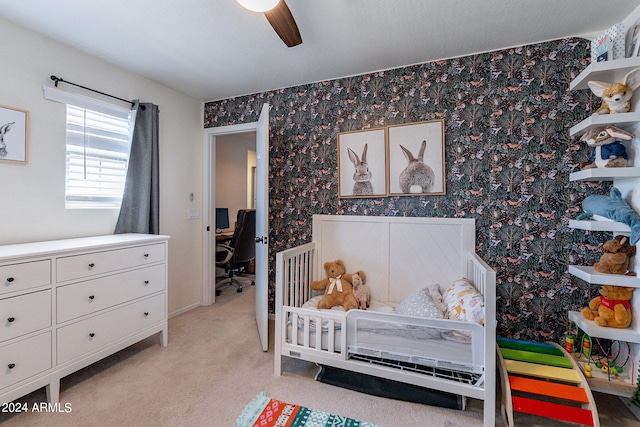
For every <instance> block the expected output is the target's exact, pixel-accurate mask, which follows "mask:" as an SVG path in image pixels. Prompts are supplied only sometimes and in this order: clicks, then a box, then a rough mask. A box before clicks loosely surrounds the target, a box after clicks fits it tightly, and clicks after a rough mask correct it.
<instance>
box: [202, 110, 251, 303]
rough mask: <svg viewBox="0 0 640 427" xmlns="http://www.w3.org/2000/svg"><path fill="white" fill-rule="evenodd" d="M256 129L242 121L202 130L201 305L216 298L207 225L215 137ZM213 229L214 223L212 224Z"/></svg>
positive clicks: (213, 193) (212, 196) (212, 190)
mask: <svg viewBox="0 0 640 427" xmlns="http://www.w3.org/2000/svg"><path fill="white" fill-rule="evenodd" d="M257 130H258V122H252V123H242V124H237V125H227V126H218V127H213V128H206V129H205V130H204V147H203V156H202V157H203V161H204V165H203V173H202V179H203V184H202V206H203V209H202V225H203V231H202V232H203V233H204V235H203V239H202V305H211V304H213V303H214V302H215V300H216V295H215V294H216V293H215V289H213V290H212V288H213V286H211V270H212V268H213V269H214V271H215V265H213V266H212V263H211V260H212V257H211V256H212V254H211V245H212V242H211V238H212V237H215V230H214V232H213V233H211V231H210V230H207V227H211V218H214V219H215V216H214V215H213V213H212V212H213V209H214V208H215V200H216V188H215V177H216V158H215V146H216V139H217V137H219V136H226V135H233V134H236V133H246V132H254V133H256V132H257ZM214 229H215V225H214Z"/></svg>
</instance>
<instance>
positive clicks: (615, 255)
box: [593, 236, 636, 276]
mask: <svg viewBox="0 0 640 427" xmlns="http://www.w3.org/2000/svg"><path fill="white" fill-rule="evenodd" d="M627 240H628V238H627V237H625V236H616V237H614V238H613V239H611V240H608V241H606V242H605V243H604V244H603V245H602V250H603V251H604V254H602V256H601V257H600V261H598V262H596V263H595V264H594V265H593V268H594V269H595V270H596V271H597V272H599V273H606V274H624V275H627V276H635V275H636V273H634V272H632V271H629V258H630V257H632V256H635V254H636V246H635V245H630V244H629V242H628V241H627Z"/></svg>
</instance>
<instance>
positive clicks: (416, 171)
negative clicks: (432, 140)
mask: <svg viewBox="0 0 640 427" xmlns="http://www.w3.org/2000/svg"><path fill="white" fill-rule="evenodd" d="M400 148H401V149H402V152H403V153H404V156H405V157H406V158H407V161H408V162H409V164H408V165H407V167H406V168H404V170H403V171H402V172H401V173H400V189H401V190H402V192H403V193H406V194H409V193H411V187H414V186H417V187H420V189H421V191H420V192H421V193H428V192H429V191H431V187H433V183H434V181H435V174H434V173H433V169H431V168H430V167H429V166H427V165H426V164H425V163H424V150H425V148H427V141H422V145H421V146H420V150H419V151H418V155H417V156H416V157H413V154H411V152H410V151H409V150H407V149H406V148H404V147H403V146H402V145H401V146H400ZM414 192H415V191H414Z"/></svg>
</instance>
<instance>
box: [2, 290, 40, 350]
mask: <svg viewBox="0 0 640 427" xmlns="http://www.w3.org/2000/svg"><path fill="white" fill-rule="evenodd" d="M0 316H1V317H0V342H2V341H6V340H9V339H11V338H16V337H19V336H20V335H24V334H28V333H29V332H34V331H37V330H39V329H43V328H47V327H49V326H51V290H49V289H47V290H45V291H40V292H34V293H32V294H27V295H20V296H18V297H12V298H5V299H3V300H0Z"/></svg>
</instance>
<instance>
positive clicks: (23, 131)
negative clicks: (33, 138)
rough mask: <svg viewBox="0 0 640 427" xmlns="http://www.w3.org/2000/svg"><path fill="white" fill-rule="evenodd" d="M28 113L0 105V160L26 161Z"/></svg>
mask: <svg viewBox="0 0 640 427" xmlns="http://www.w3.org/2000/svg"><path fill="white" fill-rule="evenodd" d="M28 115H29V113H28V112H27V111H25V110H20V109H17V108H13V107H8V106H6V105H0V162H12V163H25V164H26V163H27V155H28V150H27V144H28V141H27V120H28Z"/></svg>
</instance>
